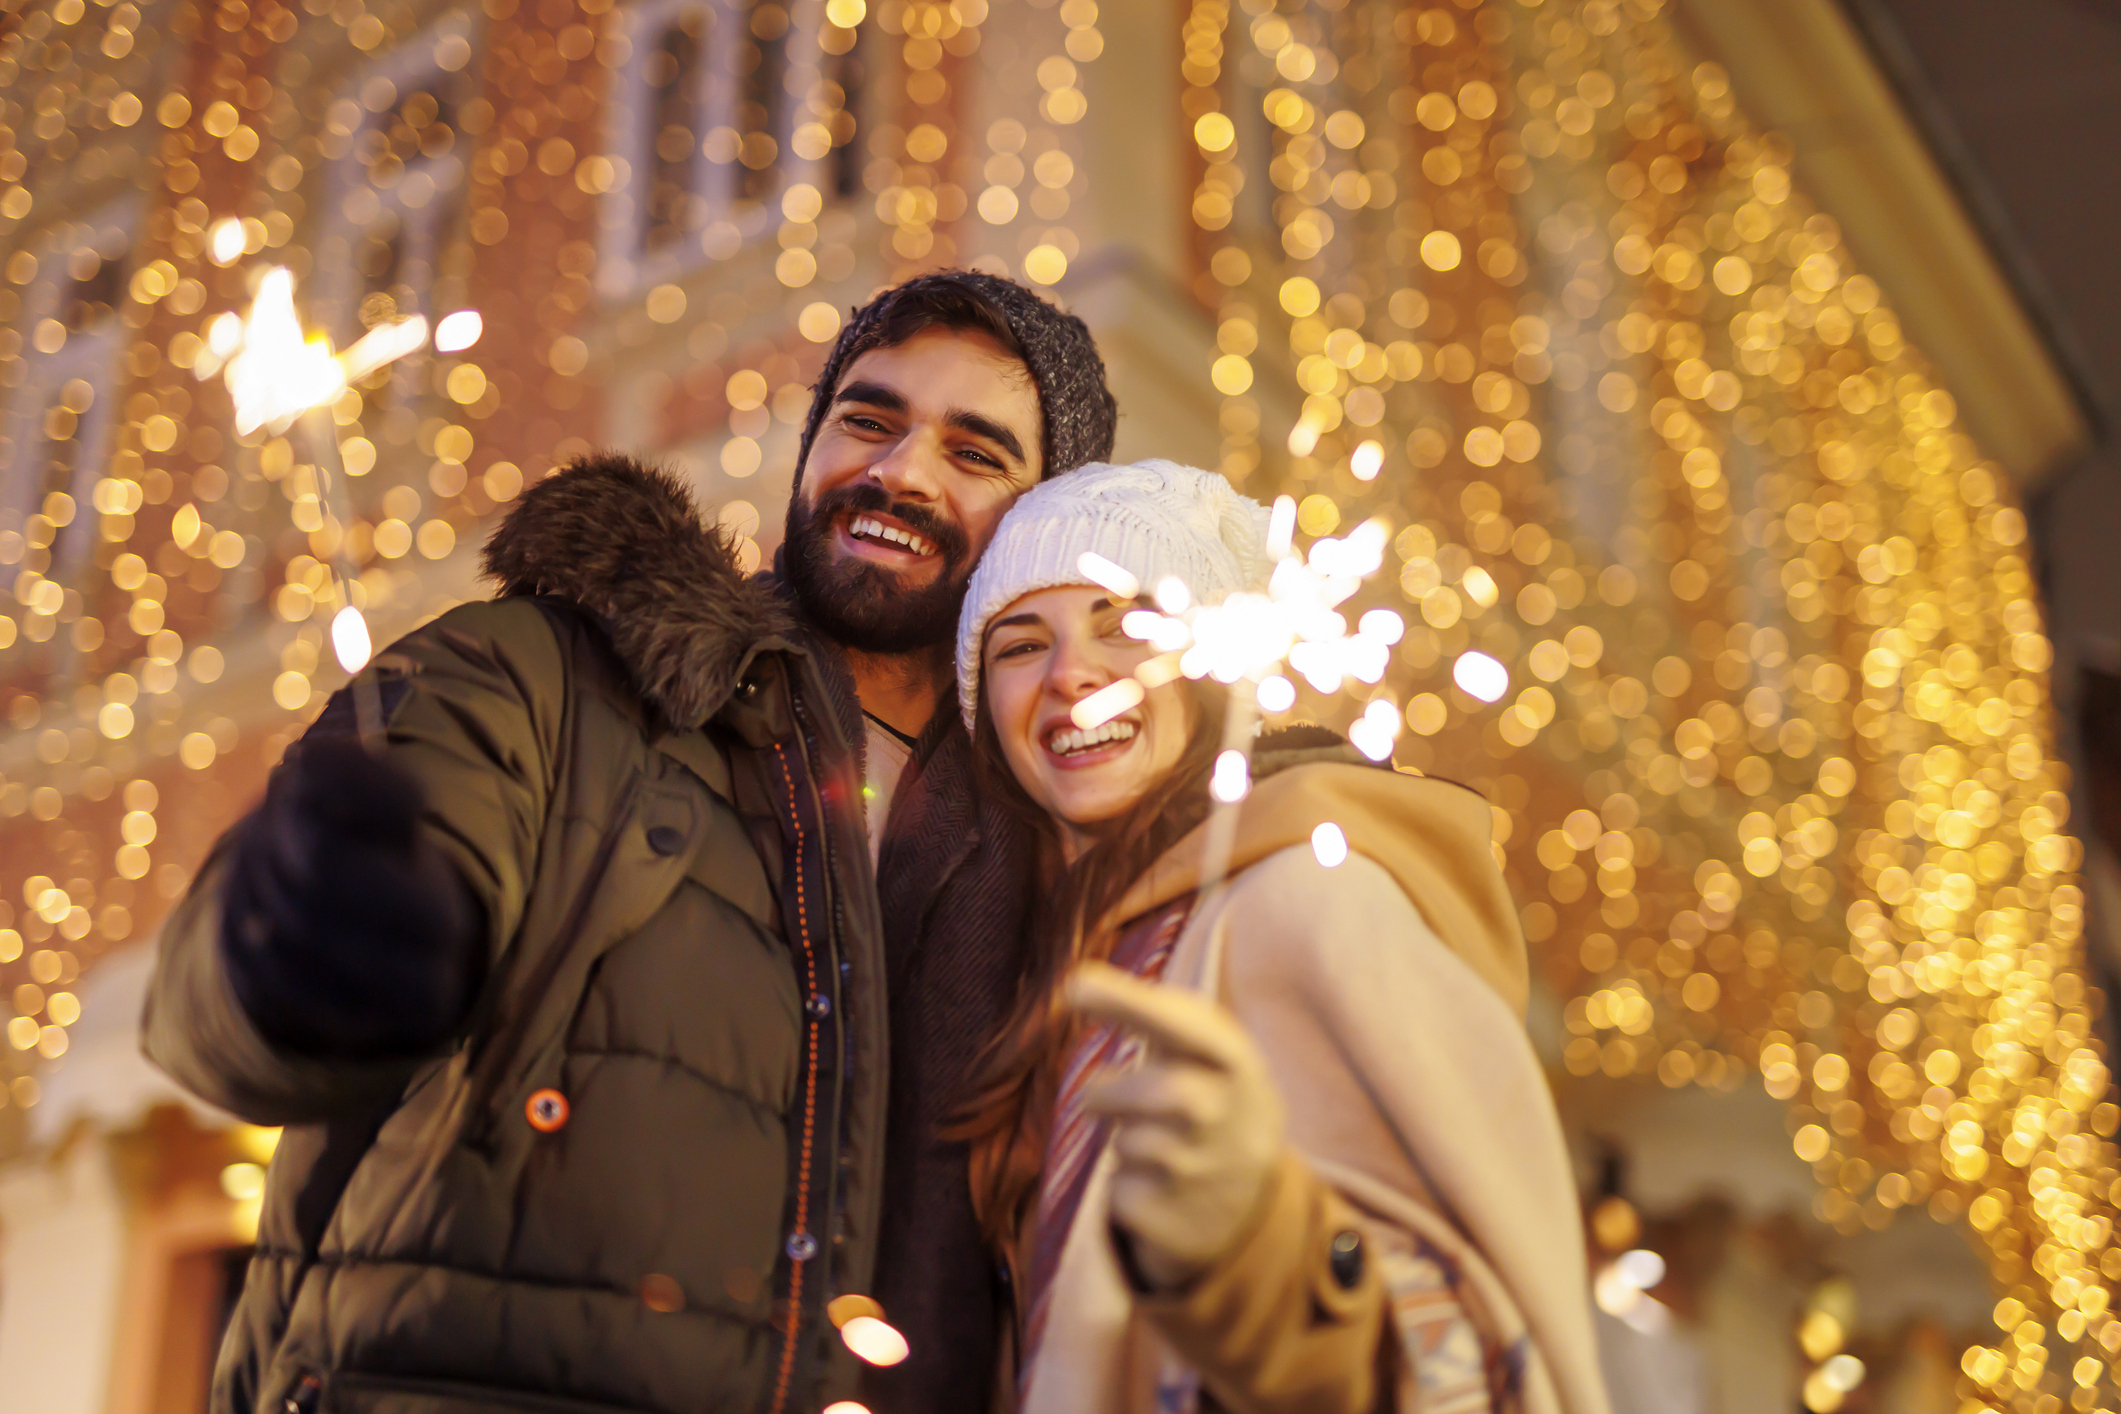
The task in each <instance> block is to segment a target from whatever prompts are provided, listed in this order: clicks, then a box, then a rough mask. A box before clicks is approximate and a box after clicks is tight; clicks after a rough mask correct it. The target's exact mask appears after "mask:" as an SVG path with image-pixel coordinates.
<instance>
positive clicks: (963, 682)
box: [957, 461, 1271, 728]
mask: <svg viewBox="0 0 2121 1414" xmlns="http://www.w3.org/2000/svg"><path fill="white" fill-rule="evenodd" d="M1266 546H1267V508H1266V507H1265V506H1262V505H1261V504H1260V503H1259V502H1257V501H1255V500H1253V499H1252V498H1251V497H1249V496H1242V495H1239V494H1238V493H1237V491H1236V490H1235V489H1234V488H1232V487H1231V485H1230V483H1229V482H1228V481H1225V480H1224V479H1223V478H1222V477H1221V476H1220V475H1218V474H1217V473H1215V472H1212V471H1202V470H1200V469H1199V468H1197V467H1190V466H1180V465H1179V464H1178V463H1177V462H1168V461H1145V462H1137V463H1135V464H1134V465H1132V466H1111V465H1105V464H1093V465H1090V466H1086V467H1083V468H1081V469H1080V470H1078V471H1076V472H1074V473H1073V474H1071V475H1068V476H1063V477H1060V478H1058V479H1056V480H1053V481H1048V482H1045V483H1044V484H1042V485H1039V486H1034V487H1032V488H1031V489H1030V490H1029V491H1027V492H1025V493H1024V495H1023V496H1022V498H1021V499H1019V500H1018V501H1017V503H1016V504H1015V505H1014V506H1012V507H1011V508H1010V510H1009V514H1008V515H1006V516H1004V517H1003V518H1002V523H1001V526H1000V528H999V529H997V530H996V531H995V532H994V539H993V541H992V542H991V543H990V544H989V545H988V546H987V551H986V553H985V554H983V555H981V556H980V562H979V565H978V567H977V568H975V569H974V570H973V571H972V581H971V583H970V584H968V585H967V586H966V589H965V607H964V610H963V612H962V613H961V614H960V615H959V617H958V621H957V700H958V706H959V708H960V709H961V710H962V711H963V712H964V714H965V726H966V727H967V728H970V727H971V726H972V723H973V720H974V718H975V716H976V715H977V712H978V709H979V679H980V650H981V648H982V646H983V645H984V643H985V640H986V636H987V625H988V623H989V622H990V621H991V620H992V619H993V618H994V616H995V615H996V614H998V613H1000V612H1001V611H1002V610H1004V609H1006V608H1008V607H1009V606H1010V605H1011V604H1013V603H1015V602H1016V601H1017V600H1018V599H1021V598H1023V597H1024V596H1025V595H1026V594H1030V593H1033V592H1035V591H1037V590H1040V589H1053V588H1057V587H1058V586H1061V585H1067V584H1094V583H1096V581H1095V580H1093V579H1091V578H1090V577H1089V576H1088V575H1086V574H1084V573H1083V572H1082V570H1081V568H1080V562H1081V560H1082V557H1083V553H1084V552H1085V551H1093V552H1095V553H1097V554H1099V555H1102V556H1104V557H1105V558H1106V559H1108V560H1110V561H1112V563H1114V564H1116V565H1118V566H1119V567H1120V568H1122V569H1124V570H1126V571H1127V572H1128V573H1129V574H1132V575H1133V576H1134V577H1135V578H1136V579H1138V580H1140V581H1141V583H1142V587H1143V588H1144V589H1154V588H1155V587H1156V586H1157V585H1158V584H1160V583H1162V582H1163V581H1164V579H1166V578H1167V577H1175V578H1177V579H1178V580H1179V581H1181V582H1182V583H1183V584H1184V585H1185V586H1186V588H1187V590H1188V591H1189V592H1190V593H1191V594H1192V596H1193V601H1194V602H1195V603H1197V604H1213V603H1217V602H1220V601H1221V600H1223V599H1226V598H1228V597H1229V596H1230V595H1231V594H1234V593H1236V592H1237V591H1238V590H1240V589H1257V588H1260V587H1261V586H1263V585H1264V584H1265V583H1266V579H1267V572H1268V570H1269V569H1270V568H1271V567H1270V566H1269V565H1268V563H1267V549H1266Z"/></svg>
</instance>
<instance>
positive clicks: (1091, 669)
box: [1046, 642, 1113, 702]
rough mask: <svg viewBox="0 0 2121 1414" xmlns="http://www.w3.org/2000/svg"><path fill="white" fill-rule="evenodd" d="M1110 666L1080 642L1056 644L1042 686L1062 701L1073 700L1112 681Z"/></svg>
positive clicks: (1087, 694)
mask: <svg viewBox="0 0 2121 1414" xmlns="http://www.w3.org/2000/svg"><path fill="white" fill-rule="evenodd" d="M1112 676H1113V674H1112V670H1111V668H1110V667H1109V666H1108V665H1107V664H1106V663H1105V662H1104V661H1103V658H1102V656H1101V655H1099V654H1098V653H1096V652H1095V651H1093V650H1091V649H1089V648H1088V647H1086V646H1085V645H1082V644H1073V643H1067V642H1063V643H1060V644H1058V645H1056V647H1055V650H1054V653H1053V659H1052V665H1051V666H1050V667H1049V668H1048V669H1047V672H1046V686H1047V688H1048V689H1049V690H1051V691H1052V692H1053V694H1054V695H1055V696H1057V697H1059V698H1060V699H1061V700H1062V701H1063V702H1077V701H1080V700H1081V699H1083V698H1085V697H1088V696H1089V695H1090V694H1091V693H1093V692H1095V691H1097V690H1098V689H1099V688H1101V687H1103V686H1104V685H1105V684H1107V683H1109V682H1111V681H1112Z"/></svg>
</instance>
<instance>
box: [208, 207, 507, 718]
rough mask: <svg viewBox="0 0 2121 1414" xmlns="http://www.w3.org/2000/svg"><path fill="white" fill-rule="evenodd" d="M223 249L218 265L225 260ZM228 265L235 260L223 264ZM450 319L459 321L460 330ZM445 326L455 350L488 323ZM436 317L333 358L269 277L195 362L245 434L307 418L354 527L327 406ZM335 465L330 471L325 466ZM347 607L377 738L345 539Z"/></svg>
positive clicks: (323, 476) (407, 323) (349, 654)
mask: <svg viewBox="0 0 2121 1414" xmlns="http://www.w3.org/2000/svg"><path fill="white" fill-rule="evenodd" d="M229 231H233V232H234V236H232V237H230V238H229V239H228V240H226V241H223V242H222V243H223V244H225V245H227V246H228V250H229V259H231V260H232V259H234V258H235V257H236V255H238V254H240V253H241V247H240V246H238V245H236V244H235V243H234V242H235V240H236V238H240V236H241V234H242V228H241V226H240V225H237V226H229V225H228V224H227V223H225V222H224V223H223V224H222V225H221V226H218V227H216V228H215V236H216V239H217V240H221V238H222V237H223V236H224V234H225V233H226V232H229ZM218 250H219V247H218V246H217V258H218ZM222 263H224V264H225V263H227V262H226V261H223V262H222ZM451 321H454V322H453V323H451ZM445 323H446V324H451V327H450V328H449V331H448V332H449V334H450V338H449V340H448V342H449V343H450V345H451V346H452V347H453V348H459V349H461V348H467V347H469V346H470V345H471V344H472V343H473V342H475V341H476V340H477V339H478V337H479V332H480V330H479V316H478V314H477V312H476V311H473V310H460V311H458V312H457V313H455V314H453V315H451V316H450V317H449V320H448V321H445ZM427 335H428V329H427V320H426V319H425V318H423V317H422V316H420V315H417V314H416V315H413V316H412V317H411V318H409V319H399V320H394V321H392V322H390V323H387V324H379V325H377V326H376V327H375V328H373V329H370V330H369V331H368V332H367V333H366V334H364V335H362V336H361V337H360V338H359V339H357V340H355V341H354V342H353V344H352V345H350V346H349V347H348V348H347V349H346V350H345V351H344V352H340V353H334V352H333V351H332V347H331V340H330V339H329V338H327V337H326V336H325V335H323V334H305V333H304V332H303V329H302V321H301V319H300V318H299V317H298V316H297V315H296V313H295V277H294V274H293V272H292V271H290V270H288V269H286V268H285V267H284V266H274V267H273V268H272V269H270V270H267V271H266V272H265V273H264V275H263V276H262V277H261V278H260V279H259V281H258V290H257V293H256V295H254V296H253V297H252V299H251V305H250V312H249V314H247V315H244V316H240V317H239V316H237V315H236V314H235V313H234V312H233V311H231V312H228V313H224V314H221V315H219V316H217V317H216V318H215V319H214V320H213V321H212V322H211V323H210V324H209V325H208V326H207V330H206V346H205V348H203V349H201V350H200V352H199V355H198V358H197V360H196V362H195V363H194V365H193V370H192V371H193V373H194V375H195V376H197V377H198V378H201V379H206V378H211V377H213V375H214V374H215V373H216V372H223V371H224V370H225V377H226V379H227V383H228V392H229V396H230V398H231V399H232V400H233V401H234V403H235V423H236V431H237V433H238V434H243V435H247V434H249V433H253V432H257V431H259V430H261V429H263V430H265V431H268V432H271V433H274V434H275V435H277V434H279V433H282V432H285V431H286V430H287V429H288V428H289V427H291V426H293V425H294V423H295V421H296V420H297V419H301V420H302V421H303V422H304V424H305V428H306V430H307V432H308V435H309V438H310V441H311V442H313V443H314V444H315V446H316V449H317V453H318V459H319V462H320V465H319V466H318V468H317V480H318V482H319V483H320V485H319V490H320V492H321V493H322V494H324V495H325V496H328V497H330V498H331V502H332V513H333V515H334V516H336V517H337V519H338V521H339V524H340V525H341V526H347V525H351V524H352V523H353V516H352V514H351V510H350V508H349V507H348V506H347V505H346V502H345V486H344V480H345V467H344V465H343V463H342V462H341V461H340V458H339V438H338V434H337V432H336V431H335V429H334V428H333V425H332V421H331V414H330V412H329V411H328V409H329V408H330V407H331V405H332V404H333V403H335V402H337V401H338V400H339V399H340V398H341V397H343V396H344V395H345V393H346V390H347V388H348V387H349V386H350V385H351V384H353V383H355V382H358V381H359V380H361V379H363V378H366V377H367V376H368V375H370V374H371V373H374V372H375V371H376V370H377V369H380V368H384V367H387V366H388V365H390V364H392V363H395V362H397V361H398V360H399V359H401V358H404V357H406V356H407V355H409V354H413V353H417V352H418V351H419V350H420V348H421V347H423V346H424V345H425V344H426V343H427ZM327 459H328V461H329V463H330V469H329V471H327V469H326V467H325V465H323V464H322V463H324V462H325V461H326V460H327ZM336 559H337V560H338V564H337V567H336V576H335V577H336V579H337V585H336V588H337V590H338V600H339V609H338V611H337V612H336V613H335V614H334V615H333V616H332V621H331V645H332V653H333V656H335V657H336V658H337V659H338V660H339V666H340V667H342V668H344V669H345V670H346V672H347V673H348V674H349V675H351V676H353V678H354V706H355V716H356V717H357V718H358V719H359V722H360V729H361V735H362V738H363V739H364V740H369V741H373V740H374V739H375V738H376V736H377V735H378V734H379V733H380V732H381V730H382V713H381V704H380V702H379V701H378V699H377V696H376V691H375V686H374V684H373V683H369V682H365V681H364V680H363V679H362V678H361V677H360V676H359V674H360V671H361V669H362V668H364V667H366V666H367V665H368V660H369V658H370V656H371V655H372V654H373V652H374V639H373V638H372V636H371V635H370V633H369V631H368V621H367V620H366V619H365V618H363V617H362V614H361V610H360V609H359V607H357V606H356V605H355V604H354V602H353V585H354V579H355V574H354V569H353V566H352V564H351V563H350V562H349V561H348V560H347V558H346V553H345V548H344V541H343V539H342V540H341V547H340V551H339V553H338V555H337V556H336Z"/></svg>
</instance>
